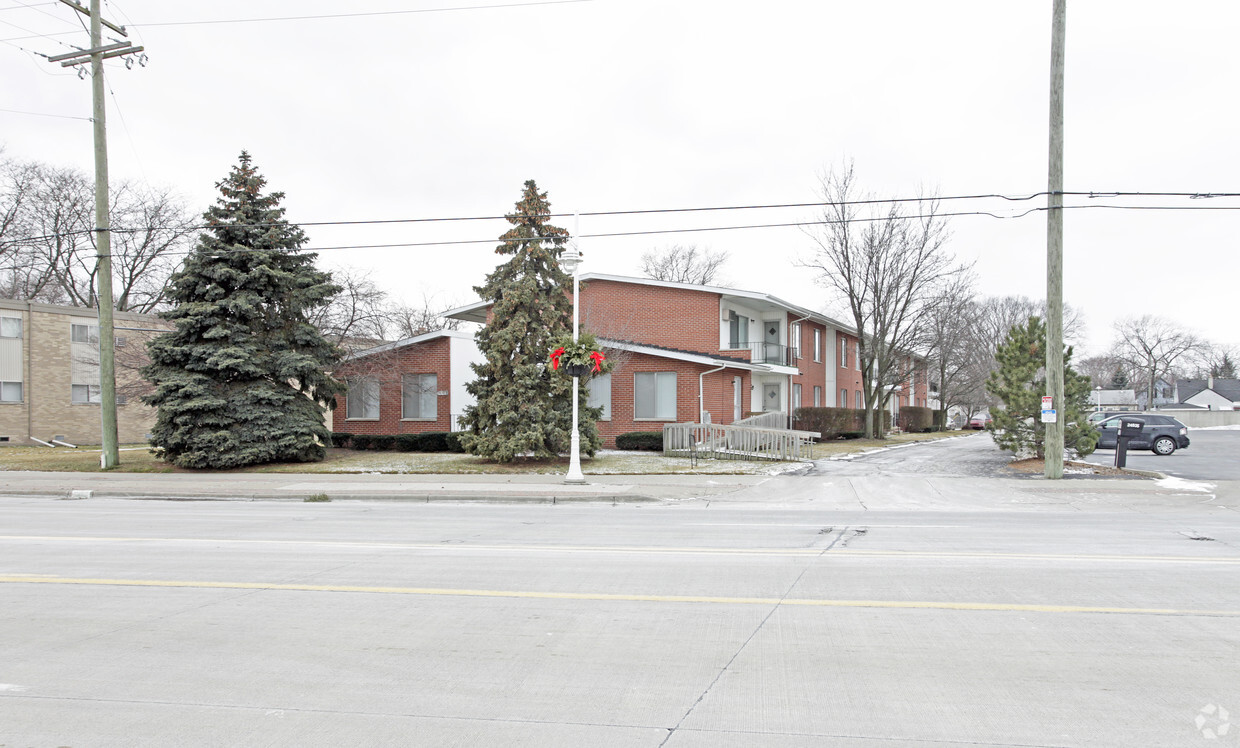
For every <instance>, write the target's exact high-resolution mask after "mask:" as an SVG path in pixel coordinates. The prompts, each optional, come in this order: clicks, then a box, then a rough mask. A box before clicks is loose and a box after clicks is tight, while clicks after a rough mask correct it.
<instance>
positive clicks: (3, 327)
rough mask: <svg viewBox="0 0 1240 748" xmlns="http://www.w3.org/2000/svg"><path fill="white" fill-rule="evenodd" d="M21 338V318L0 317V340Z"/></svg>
mask: <svg viewBox="0 0 1240 748" xmlns="http://www.w3.org/2000/svg"><path fill="white" fill-rule="evenodd" d="M21 336H22V318H21V317H0V338H20V337H21Z"/></svg>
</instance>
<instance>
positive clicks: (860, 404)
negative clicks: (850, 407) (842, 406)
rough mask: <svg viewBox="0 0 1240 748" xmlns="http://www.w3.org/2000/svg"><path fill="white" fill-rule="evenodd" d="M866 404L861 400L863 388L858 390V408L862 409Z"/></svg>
mask: <svg viewBox="0 0 1240 748" xmlns="http://www.w3.org/2000/svg"><path fill="white" fill-rule="evenodd" d="M864 407H865V405H864V404H863V403H862V401H861V390H857V410H861V409H862V408H864Z"/></svg>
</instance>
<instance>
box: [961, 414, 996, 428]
mask: <svg viewBox="0 0 1240 748" xmlns="http://www.w3.org/2000/svg"><path fill="white" fill-rule="evenodd" d="M991 423H993V421H992V420H991V418H990V416H988V415H979V416H973V417H972V418H970V419H969V424H968V425H967V426H965V428H969V429H984V428H986V427H987V426H989V425H990V424H991Z"/></svg>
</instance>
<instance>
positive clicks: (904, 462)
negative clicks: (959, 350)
mask: <svg viewBox="0 0 1240 748" xmlns="http://www.w3.org/2000/svg"><path fill="white" fill-rule="evenodd" d="M1010 461H1011V455H1010V454H1009V453H1007V452H1003V451H1002V450H1000V449H999V448H998V447H996V446H995V441H994V439H992V438H991V437H990V434H988V433H985V432H978V433H976V434H973V435H970V436H960V437H955V438H951V439H941V440H939V441H933V442H919V443H914V444H909V445H907V446H905V445H901V446H897V447H891V448H888V449H881V450H878V451H875V452H867V453H863V454H860V455H856V456H851V457H849V458H847V459H827V460H817V461H815V462H814V466H813V467H812V468H811V469H810V470H809V472H808V473H806V474H807V475H918V476H928V475H948V476H957V477H978V478H991V477H996V476H1000V475H1005V473H1003V472H1002V471H1003V467H1004V466H1005V465H1007V464H1008V462H1010Z"/></svg>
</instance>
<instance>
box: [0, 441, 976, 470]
mask: <svg viewBox="0 0 1240 748" xmlns="http://www.w3.org/2000/svg"><path fill="white" fill-rule="evenodd" d="M960 433H961V432H946V433H938V434H893V435H892V436H891V437H889V438H888V439H887V440H886V441H879V440H876V439H848V440H840V441H834V442H825V443H822V444H816V445H814V448H813V455H812V456H813V458H814V459H823V458H827V457H832V456H835V455H841V454H850V453H855V452H862V451H865V450H868V449H875V448H878V447H889V446H893V445H896V444H906V443H909V442H917V441H926V440H932V439H942V438H945V437H949V436H957V435H959V434H960ZM99 455H100V453H99V450H98V449H91V448H81V449H64V448H60V447H57V448H56V449H49V448H47V447H3V448H0V470H42V471H52V472H95V471H98V470H99ZM803 464H804V463H800V462H772V461H770V460H698V461H697V466H696V467H694V466H693V465H692V464H691V463H690V462H689V460H688V459H685V458H683V457H664V456H663V455H662V454H660V453H658V452H620V451H614V450H612V451H603V452H600V453H599V454H598V455H596V456H595V457H594V458H593V459H590V458H587V457H584V456H583V457H582V460H581V469H582V471H583V472H585V473H586V474H593V475H676V474H686V475H769V474H777V473H785V472H789V471H793V470H796V469H797V468H799V467H800V466H802V465H803ZM567 468H568V458H567V457H565V458H561V459H558V460H529V461H521V462H514V463H512V464H509V465H498V464H495V463H490V462H486V461H485V460H482V459H480V458H478V457H473V456H470V455H463V454H454V453H450V452H434V453H426V452H360V451H354V450H349V449H329V450H327V459H325V460H324V461H323V462H289V463H276V464H271V465H259V466H256V467H250V468H241V469H239V470H236V471H226V472H241V473H362V474H364V473H453V474H465V475H468V474H493V475H506V474H511V473H528V474H535V475H537V474H557V473H563V472H564V471H565V470H567ZM115 470H116V471H118V472H124V473H194V472H197V471H194V470H183V469H181V468H178V467H174V466H173V465H170V464H168V463H167V462H164V461H163V460H161V459H159V458H157V457H155V456H154V455H152V454H151V453H150V450H148V449H147V448H146V447H144V446H140V445H127V446H125V447H122V448H121V464H120V466H119V467H117V468H115Z"/></svg>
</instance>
